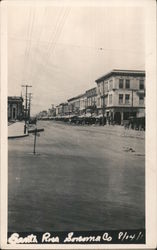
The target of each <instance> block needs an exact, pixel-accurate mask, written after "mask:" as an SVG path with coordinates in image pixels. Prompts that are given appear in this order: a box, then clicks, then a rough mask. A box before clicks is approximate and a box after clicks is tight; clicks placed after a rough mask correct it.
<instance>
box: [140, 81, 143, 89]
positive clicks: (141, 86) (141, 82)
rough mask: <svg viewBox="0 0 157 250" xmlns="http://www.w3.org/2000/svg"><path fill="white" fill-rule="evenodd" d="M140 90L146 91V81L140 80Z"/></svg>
mask: <svg viewBox="0 0 157 250" xmlns="http://www.w3.org/2000/svg"><path fill="white" fill-rule="evenodd" d="M140 89H144V80H140Z"/></svg>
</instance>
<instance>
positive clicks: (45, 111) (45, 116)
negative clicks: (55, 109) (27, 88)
mask: <svg viewBox="0 0 157 250" xmlns="http://www.w3.org/2000/svg"><path fill="white" fill-rule="evenodd" d="M37 117H38V118H39V119H41V118H47V117H48V112H47V110H43V111H41V112H40V113H39V114H38V115H37Z"/></svg>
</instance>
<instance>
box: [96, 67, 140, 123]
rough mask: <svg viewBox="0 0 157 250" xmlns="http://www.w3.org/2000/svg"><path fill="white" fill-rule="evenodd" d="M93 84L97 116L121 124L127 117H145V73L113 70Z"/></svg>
mask: <svg viewBox="0 0 157 250" xmlns="http://www.w3.org/2000/svg"><path fill="white" fill-rule="evenodd" d="M95 82H96V83H97V110H98V114H103V113H104V116H105V117H106V119H107V121H109V120H110V121H111V120H112V121H114V122H115V123H116V124H123V121H124V120H127V119H128V118H129V117H144V116H145V71H140V70H116V69H114V70H112V71H110V72H109V73H107V74H106V75H104V76H102V77H100V78H98V79H97V80H96V81H95Z"/></svg>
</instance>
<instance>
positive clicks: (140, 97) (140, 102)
mask: <svg viewBox="0 0 157 250" xmlns="http://www.w3.org/2000/svg"><path fill="white" fill-rule="evenodd" d="M139 104H144V96H139Z"/></svg>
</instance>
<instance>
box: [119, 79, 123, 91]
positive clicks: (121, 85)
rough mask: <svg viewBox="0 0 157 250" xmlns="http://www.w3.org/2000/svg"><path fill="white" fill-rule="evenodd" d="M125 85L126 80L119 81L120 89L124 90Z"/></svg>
mask: <svg viewBox="0 0 157 250" xmlns="http://www.w3.org/2000/svg"><path fill="white" fill-rule="evenodd" d="M123 83H124V80H123V79H119V88H120V89H123Z"/></svg>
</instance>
